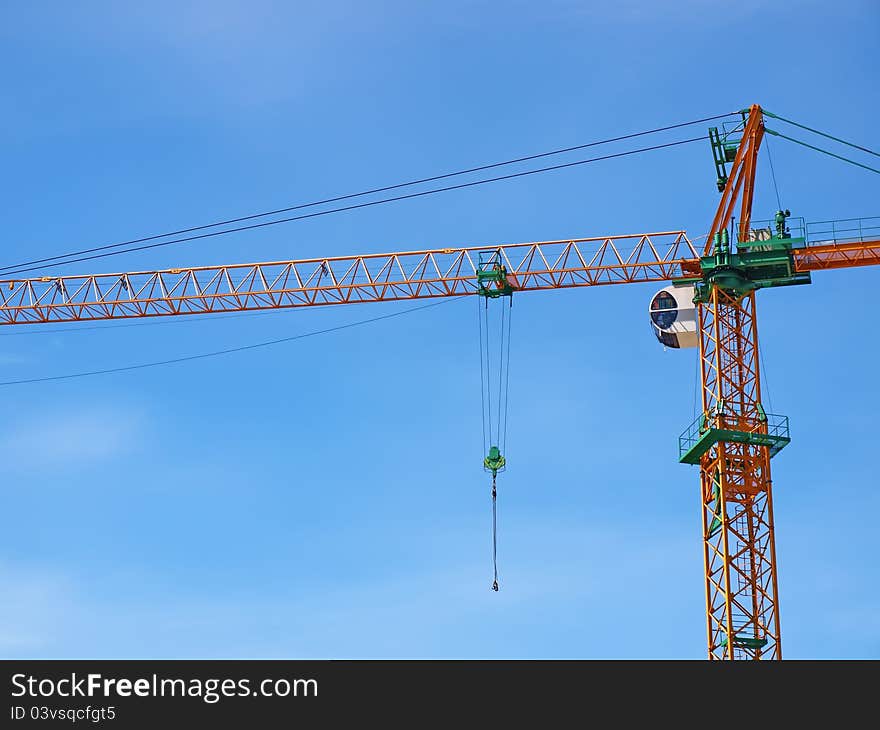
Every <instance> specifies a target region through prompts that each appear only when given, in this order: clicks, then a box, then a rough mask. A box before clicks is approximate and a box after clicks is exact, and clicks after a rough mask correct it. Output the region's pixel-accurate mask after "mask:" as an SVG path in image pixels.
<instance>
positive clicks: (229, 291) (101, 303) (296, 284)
mask: <svg viewBox="0 0 880 730" xmlns="http://www.w3.org/2000/svg"><path fill="white" fill-rule="evenodd" d="M487 251H488V252H490V253H492V254H497V259H498V261H500V263H501V264H502V265H503V266H504V268H505V270H506V278H507V282H508V283H509V284H510V285H512V286H513V288H514V289H515V290H517V291H533V290H541V289H564V288H568V287H582V286H601V285H607V284H622V283H628V282H636V281H668V280H670V279H673V278H677V277H680V276H683V275H684V274H685V272H684V270H683V268H682V267H683V265H687V264H690V265H691V267H692V266H693V265H694V264H697V263H698V262H697V258H698V253H697V251H696V250H695V249H694V247H693V245H691V242H690V241H689V240H688V238H687V236H686V235H685V234H684V232H683V231H666V232H662V233H649V234H638V235H629V236H610V237H605V238H581V239H576V240H568V241H545V242H540V243H517V244H504V245H500V246H494V247H487V246H482V247H472V248H455V249H453V248H447V249H434V250H428V251H410V252H406V253H391V254H370V255H365V256H343V257H336V258H324V259H305V260H302V261H279V262H271V263H258V264H236V265H231V266H206V267H199V268H181V269H168V270H165V271H141V272H135V273H118V274H97V275H91V276H59V277H49V276H47V277H41V278H37V279H16V280H9V281H0V324H27V323H39V322H72V321H83V320H95V319H126V318H132V317H156V316H168V315H180V314H200V313H206V312H239V311H246V310H253V309H281V308H287V307H308V306H315V305H327V304H353V303H357V302H377V301H394V300H401V299H425V298H433V297H451V296H461V295H463V294H475V293H476V292H477V273H476V272H477V267H478V266H479V254H480V253H483V252H487Z"/></svg>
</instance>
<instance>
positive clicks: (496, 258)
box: [477, 250, 514, 591]
mask: <svg viewBox="0 0 880 730" xmlns="http://www.w3.org/2000/svg"><path fill="white" fill-rule="evenodd" d="M513 290H514V288H513V286H512V285H511V284H510V282H508V280H507V272H506V270H505V268H504V266H503V263H502V258H501V252H500V251H497V250H496V251H488V252H483V253H481V254H480V263H479V267H478V269H477V293H478V294H479V295H480V296H479V299H480V300H482V301H479V306H480V307H481V309H482V311H481V312H480V316H479V317H478V321H479V327H480V389H481V394H480V404H481V412H482V413H481V415H482V421H483V453H485V454H486V456H485V457H484V458H483V469H484V470H485V471H487V472H489V473H490V474H491V475H492V491H491V498H492V590H493V591H498V588H499V585H498V473H499V472H501V471H504V469H505V466H506V464H507V460H506V457H505V456H504V453H505V450H506V448H507V420H508V419H507V416H508V399H509V398H508V396H509V393H510V324H511V319H512V317H511V316H510V313H509V311H508V310H510V309H511V307H512V305H513V296H512V294H513ZM504 297H506V298H507V300H508V301H507V304H506V305H505V304H504V303H503V302H499V304H500V313H499V315H498V317H497V320H498V322H499V323H500V328H499V330H500V332H499V345H498V348H499V349H498V353H499V354H498V365H497V367H496V370H495V372H496V373H497V375H496V377H497V388H498V401H497V407H496V408H494V409H493V407H492V391H493V389H494V388H495V387H496V383H495V382H494V380H493V369H492V359H491V345H492V343H491V340H490V331H491V329H492V325H491V323H490V308H489V302H490V300H496V299H500V298H504ZM493 309H494V308H493ZM484 338H485V342H484ZM484 373H485V376H484ZM487 437H488V440H487Z"/></svg>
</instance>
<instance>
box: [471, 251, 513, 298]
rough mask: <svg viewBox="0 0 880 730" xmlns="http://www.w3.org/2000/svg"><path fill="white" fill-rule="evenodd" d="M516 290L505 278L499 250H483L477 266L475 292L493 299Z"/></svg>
mask: <svg viewBox="0 0 880 730" xmlns="http://www.w3.org/2000/svg"><path fill="white" fill-rule="evenodd" d="M514 291H516V287H514V286H513V284H511V283H510V281H509V280H508V278H507V269H506V268H504V265H503V264H502V263H501V253H500V252H499V251H485V252H482V253H480V262H479V266H478V267H477V294H479V295H480V296H481V297H487V298H490V299H495V298H497V297H509V296H511V295H512V294H513V292H514Z"/></svg>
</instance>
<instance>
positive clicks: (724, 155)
mask: <svg viewBox="0 0 880 730" xmlns="http://www.w3.org/2000/svg"><path fill="white" fill-rule="evenodd" d="M709 142H711V144H712V159H713V160H714V161H715V175H716V179H715V184H716V185H717V186H718V192H719V193H720V192H723V191H724V186H725V185H727V163H728V162H733V161H734V159H736V150H737V147H738V146H739V145H738V143H737V142H734V141H732V140H730V137H729V136H728V135H727V134H724V135H722V134H721V132H719V131H718V127H710V128H709Z"/></svg>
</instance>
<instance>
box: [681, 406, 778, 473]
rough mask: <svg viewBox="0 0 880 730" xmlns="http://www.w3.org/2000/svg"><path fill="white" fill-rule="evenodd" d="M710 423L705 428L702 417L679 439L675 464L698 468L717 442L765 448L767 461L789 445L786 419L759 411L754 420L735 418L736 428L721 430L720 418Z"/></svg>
mask: <svg viewBox="0 0 880 730" xmlns="http://www.w3.org/2000/svg"><path fill="white" fill-rule="evenodd" d="M714 420H715V421H716V423H715V424H712V425H709V424H708V423H707V418H706V416H705V415H701V416H699V417H698V418H697V420H695V421H694V422H693V423H692V424H691V425H690V427H689V428H688V429H687V430H686V431H685V432H684V433H683V434H682V435H681V436H680V437H679V439H678V461H679V463H681V464H694V465H697V464H699V463H700V459H702V457H703V455H704V454H706V453H707V452H708V451H709V449H711V448H712V447H713V446H714V445H715V444H717V443H720V442H724V443H737V444H750V445H752V446H766V447H767V448H768V449H769V450H770V457H771V458H772V457H774V456H776V454H778V453H779V452H780V451H782V449H784V448H785V447H786V446H788V444H790V443H791V434H790V431H789V426H788V416H778V415H774V414H770V413H765V412H764V409H763V407H761V408H760V410H759V414H758V416H757V417H756V418H745V417H739V418H738V419H737V420H738V421H739V424H738V425H739V427H738V428H733V427H727V426H725V425H724V423H723V421H725V420H727V419H725V417H724V416H717V417H716V418H715V419H714Z"/></svg>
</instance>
